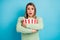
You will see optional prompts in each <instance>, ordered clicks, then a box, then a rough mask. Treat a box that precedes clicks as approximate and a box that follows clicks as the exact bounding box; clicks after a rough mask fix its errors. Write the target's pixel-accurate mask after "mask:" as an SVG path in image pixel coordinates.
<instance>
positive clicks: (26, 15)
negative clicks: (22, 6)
mask: <svg viewBox="0 0 60 40" xmlns="http://www.w3.org/2000/svg"><path fill="white" fill-rule="evenodd" d="M29 5H32V6H33V7H34V16H33V17H34V18H36V7H35V5H34V4H33V3H32V2H30V3H28V4H27V5H26V11H25V18H28V14H27V7H28V6H29Z"/></svg>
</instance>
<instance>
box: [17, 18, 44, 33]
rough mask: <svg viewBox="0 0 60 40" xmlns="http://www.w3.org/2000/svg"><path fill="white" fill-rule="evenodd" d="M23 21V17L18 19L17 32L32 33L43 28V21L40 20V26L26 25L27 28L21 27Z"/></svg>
mask: <svg viewBox="0 0 60 40" xmlns="http://www.w3.org/2000/svg"><path fill="white" fill-rule="evenodd" d="M21 20H22V17H20V18H18V22H17V25H16V26H17V27H16V30H17V32H21V33H32V29H35V30H40V29H42V28H43V24H42V21H41V19H40V20H38V24H28V25H26V28H25V27H23V26H21Z"/></svg>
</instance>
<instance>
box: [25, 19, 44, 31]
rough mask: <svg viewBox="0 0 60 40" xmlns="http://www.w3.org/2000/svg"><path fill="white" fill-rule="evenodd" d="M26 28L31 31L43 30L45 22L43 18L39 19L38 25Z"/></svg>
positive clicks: (30, 25)
mask: <svg viewBox="0 0 60 40" xmlns="http://www.w3.org/2000/svg"><path fill="white" fill-rule="evenodd" d="M26 27H27V28H31V29H36V30H40V29H43V20H42V18H38V23H37V24H28V25H27V26H26Z"/></svg>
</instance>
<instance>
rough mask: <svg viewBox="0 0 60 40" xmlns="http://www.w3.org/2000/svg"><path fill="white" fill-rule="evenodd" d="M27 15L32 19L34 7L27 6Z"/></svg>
mask: <svg viewBox="0 0 60 40" xmlns="http://www.w3.org/2000/svg"><path fill="white" fill-rule="evenodd" d="M27 14H28V16H29V17H33V16H34V7H33V5H28V7H27Z"/></svg>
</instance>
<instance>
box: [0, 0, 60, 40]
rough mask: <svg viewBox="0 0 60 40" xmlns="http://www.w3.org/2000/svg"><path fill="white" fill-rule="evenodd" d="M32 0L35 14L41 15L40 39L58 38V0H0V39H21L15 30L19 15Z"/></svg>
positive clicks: (59, 35)
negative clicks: (42, 23)
mask: <svg viewBox="0 0 60 40" xmlns="http://www.w3.org/2000/svg"><path fill="white" fill-rule="evenodd" d="M29 2H33V3H34V4H35V6H36V9H37V12H36V13H37V16H38V17H43V22H44V29H43V30H41V31H40V34H39V36H40V39H41V40H60V25H59V23H60V18H59V17H60V16H59V15H60V14H59V13H60V0H0V40H21V33H17V32H16V24H17V19H18V17H19V16H24V13H25V7H26V4H27V3H29Z"/></svg>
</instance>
